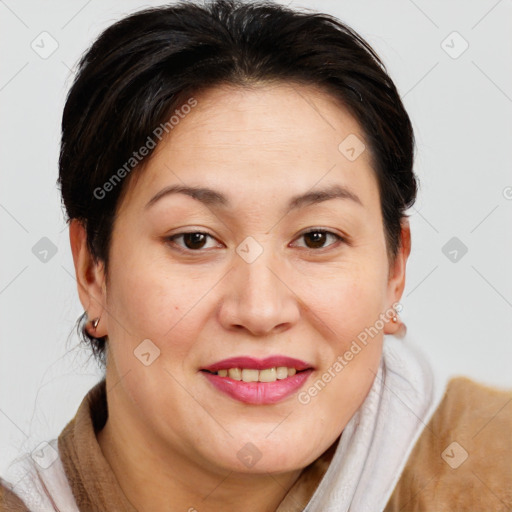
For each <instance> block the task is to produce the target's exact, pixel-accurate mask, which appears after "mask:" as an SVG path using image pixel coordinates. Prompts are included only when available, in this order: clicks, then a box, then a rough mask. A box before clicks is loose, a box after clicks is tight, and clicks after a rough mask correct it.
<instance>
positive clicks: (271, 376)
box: [217, 366, 297, 382]
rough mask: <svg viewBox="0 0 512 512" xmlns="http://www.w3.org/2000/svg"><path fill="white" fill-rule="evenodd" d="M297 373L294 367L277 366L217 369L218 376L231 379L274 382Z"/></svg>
mask: <svg viewBox="0 0 512 512" xmlns="http://www.w3.org/2000/svg"><path fill="white" fill-rule="evenodd" d="M296 373H297V370H296V369H295V368H287V367H286V366H278V367H277V368H276V367H274V368H265V370H254V369H253V368H230V369H229V370H219V371H218V372H217V375H218V376H219V377H229V378H230V379H233V380H243V381H244V382H275V381H276V380H282V379H286V378H287V377H292V376H293V375H295V374H296Z"/></svg>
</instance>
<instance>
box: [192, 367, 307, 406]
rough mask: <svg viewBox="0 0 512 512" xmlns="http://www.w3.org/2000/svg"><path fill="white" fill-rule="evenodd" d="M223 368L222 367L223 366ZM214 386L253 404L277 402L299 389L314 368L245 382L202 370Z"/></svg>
mask: <svg viewBox="0 0 512 512" xmlns="http://www.w3.org/2000/svg"><path fill="white" fill-rule="evenodd" d="M221 369H222V368H221ZM200 373H201V374H202V375H204V376H205V378H206V379H208V381H209V382H210V383H211V384H213V386H214V387H215V388H216V389H217V390H219V391H221V392H223V393H225V394H226V395H228V396H230V397H231V398H234V399H235V400H238V401H239V402H243V403H245V404H252V405H267V404H275V403H276V402H280V401H281V400H284V399H285V398H287V397H288V396H289V395H291V394H293V393H294V392H296V391H298V390H299V389H300V388H301V387H302V386H303V385H304V383H305V382H306V380H307V379H308V377H309V376H310V375H311V373H313V369H311V368H309V369H308V370H303V371H301V372H300V373H296V374H295V375H293V376H292V377H286V379H282V380H276V381H275V382H244V381H242V380H234V379H230V378H229V377H219V376H218V375H215V374H214V373H207V372H200Z"/></svg>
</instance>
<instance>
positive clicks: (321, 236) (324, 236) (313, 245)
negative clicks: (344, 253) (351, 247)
mask: <svg viewBox="0 0 512 512" xmlns="http://www.w3.org/2000/svg"><path fill="white" fill-rule="evenodd" d="M299 238H303V239H304V241H305V247H306V248H307V249H324V248H326V247H329V246H331V245H334V244H335V243H336V242H337V241H343V238H342V237H341V236H339V235H337V234H336V233H331V232H330V231H326V230H323V229H314V230H312V231H308V232H307V233H303V234H302V235H301V237H299ZM329 238H331V239H334V241H333V242H331V243H330V244H327V245H326V242H327V241H328V240H329Z"/></svg>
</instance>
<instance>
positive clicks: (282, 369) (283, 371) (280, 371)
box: [276, 366, 288, 380]
mask: <svg viewBox="0 0 512 512" xmlns="http://www.w3.org/2000/svg"><path fill="white" fill-rule="evenodd" d="M276 377H277V378H278V379H279V380H281V379H286V377H288V368H286V366H279V367H277V368H276Z"/></svg>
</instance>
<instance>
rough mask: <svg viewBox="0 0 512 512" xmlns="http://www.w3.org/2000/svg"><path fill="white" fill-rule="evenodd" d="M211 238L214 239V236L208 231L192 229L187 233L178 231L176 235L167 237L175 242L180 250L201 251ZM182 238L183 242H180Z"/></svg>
mask: <svg viewBox="0 0 512 512" xmlns="http://www.w3.org/2000/svg"><path fill="white" fill-rule="evenodd" d="M209 238H211V239H212V240H214V238H213V237H212V236H211V235H209V234H208V233H203V232H201V231H190V232H187V233H178V234H176V235H172V236H169V237H167V240H169V242H172V243H173V244H175V245H176V246H177V247H178V249H180V250H184V251H186V250H189V251H199V250H200V249H203V248H204V247H205V245H206V244H207V243H208V239H209ZM180 239H181V240H182V242H179V243H178V241H179V240H180Z"/></svg>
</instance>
